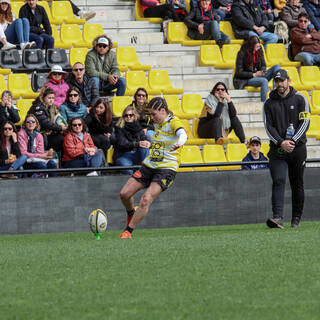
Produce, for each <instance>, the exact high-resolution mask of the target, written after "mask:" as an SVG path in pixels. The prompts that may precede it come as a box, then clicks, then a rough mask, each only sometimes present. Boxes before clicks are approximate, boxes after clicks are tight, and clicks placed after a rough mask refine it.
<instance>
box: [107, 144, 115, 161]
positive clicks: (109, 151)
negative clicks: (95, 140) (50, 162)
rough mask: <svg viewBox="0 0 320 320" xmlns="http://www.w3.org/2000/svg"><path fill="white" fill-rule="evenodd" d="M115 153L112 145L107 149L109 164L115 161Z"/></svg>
mask: <svg viewBox="0 0 320 320" xmlns="http://www.w3.org/2000/svg"><path fill="white" fill-rule="evenodd" d="M113 153H114V149H113V148H112V147H111V148H109V149H108V151H107V164H112V163H113Z"/></svg>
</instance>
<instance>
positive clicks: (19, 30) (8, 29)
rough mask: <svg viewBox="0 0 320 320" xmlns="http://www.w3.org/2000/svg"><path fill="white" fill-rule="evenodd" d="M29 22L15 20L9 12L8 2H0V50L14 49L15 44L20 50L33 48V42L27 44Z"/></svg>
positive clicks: (1, 0) (8, 0) (2, 0)
mask: <svg viewBox="0 0 320 320" xmlns="http://www.w3.org/2000/svg"><path fill="white" fill-rule="evenodd" d="M29 36H30V24H29V20H28V19H26V18H24V19H16V16H15V14H14V13H13V12H12V11H11V5H10V0H0V40H1V42H2V43H3V47H2V50H8V49H14V48H15V47H16V46H15V45H16V44H19V45H20V48H21V50H24V49H29V48H35V47H36V43H35V42H34V41H32V42H29Z"/></svg>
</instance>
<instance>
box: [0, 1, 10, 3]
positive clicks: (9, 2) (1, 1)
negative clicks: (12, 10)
mask: <svg viewBox="0 0 320 320" xmlns="http://www.w3.org/2000/svg"><path fill="white" fill-rule="evenodd" d="M0 3H8V4H10V0H0Z"/></svg>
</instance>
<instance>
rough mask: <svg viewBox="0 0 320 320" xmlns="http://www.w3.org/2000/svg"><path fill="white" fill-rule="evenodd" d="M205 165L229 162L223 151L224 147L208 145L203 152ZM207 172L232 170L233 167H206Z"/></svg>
mask: <svg viewBox="0 0 320 320" xmlns="http://www.w3.org/2000/svg"><path fill="white" fill-rule="evenodd" d="M202 155H203V162H204V163H215V162H228V161H227V159H226V155H225V153H224V150H223V146H221V145H219V144H207V145H205V146H203V150H202ZM206 168H207V170H214V171H216V170H232V169H230V168H231V166H217V167H206Z"/></svg>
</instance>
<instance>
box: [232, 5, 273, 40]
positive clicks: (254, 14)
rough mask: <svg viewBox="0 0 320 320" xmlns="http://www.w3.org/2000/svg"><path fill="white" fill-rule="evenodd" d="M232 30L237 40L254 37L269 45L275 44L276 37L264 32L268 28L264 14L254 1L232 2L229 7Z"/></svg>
mask: <svg viewBox="0 0 320 320" xmlns="http://www.w3.org/2000/svg"><path fill="white" fill-rule="evenodd" d="M231 15H232V28H233V30H234V34H235V36H236V38H238V39H248V38H249V37H251V36H256V37H258V38H259V39H261V40H263V41H264V44H265V46H266V45H267V44H269V43H277V42H278V36H277V35H276V34H274V33H271V32H268V31H266V30H267V29H268V26H269V22H268V18H267V16H266V14H265V13H264V12H263V11H262V9H261V8H260V5H259V4H258V2H256V1H254V0H234V1H233V4H232V7H231Z"/></svg>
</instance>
